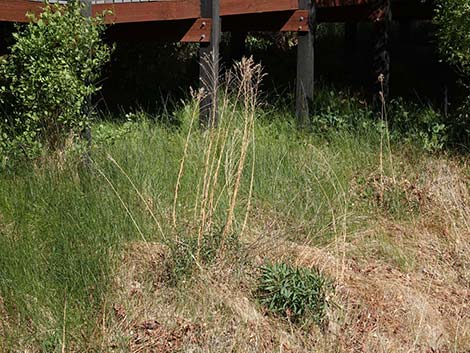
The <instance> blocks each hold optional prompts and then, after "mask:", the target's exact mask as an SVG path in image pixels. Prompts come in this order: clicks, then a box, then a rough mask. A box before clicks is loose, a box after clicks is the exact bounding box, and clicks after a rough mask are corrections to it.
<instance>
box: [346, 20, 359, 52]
mask: <svg viewBox="0 0 470 353" xmlns="http://www.w3.org/2000/svg"><path fill="white" fill-rule="evenodd" d="M356 46H357V22H346V23H345V24H344V49H345V54H346V59H348V58H349V57H350V56H351V55H353V54H354V52H355V51H356Z"/></svg>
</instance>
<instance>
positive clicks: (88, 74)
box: [0, 1, 111, 157]
mask: <svg viewBox="0 0 470 353" xmlns="http://www.w3.org/2000/svg"><path fill="white" fill-rule="evenodd" d="M46 5H47V6H46V7H45V9H44V11H43V12H42V13H41V14H40V15H39V17H36V16H35V15H34V14H29V15H28V16H29V19H30V23H29V24H28V25H26V26H25V27H19V26H18V27H17V33H15V34H14V39H15V44H13V46H12V47H11V50H10V54H9V55H8V57H7V58H6V59H3V60H1V61H0V106H1V107H2V108H1V111H0V114H2V115H3V118H2V120H1V121H0V155H3V156H5V155H11V154H13V155H18V154H23V155H26V156H28V157H34V156H37V155H38V154H39V153H40V152H41V151H42V150H43V148H44V147H47V148H49V149H52V150H54V149H57V148H60V147H61V146H63V144H64V141H65V140H66V139H67V138H68V137H69V136H71V135H72V136H79V135H80V133H81V132H82V131H83V130H84V129H85V128H86V127H87V126H89V124H90V116H89V114H88V112H87V109H86V107H87V103H88V97H90V96H91V95H93V94H94V93H96V92H97V91H99V89H100V87H99V85H98V84H97V83H96V82H97V80H98V78H99V76H100V71H101V68H102V67H103V65H104V64H105V63H106V62H108V60H109V59H110V53H111V50H110V48H109V46H107V45H106V44H104V43H103V42H102V40H101V34H102V32H103V31H104V26H103V17H102V16H98V17H97V18H92V19H88V18H85V17H84V16H83V15H82V14H81V10H82V8H81V5H80V4H79V2H78V1H73V2H70V3H69V4H68V5H65V6H60V5H49V4H46Z"/></svg>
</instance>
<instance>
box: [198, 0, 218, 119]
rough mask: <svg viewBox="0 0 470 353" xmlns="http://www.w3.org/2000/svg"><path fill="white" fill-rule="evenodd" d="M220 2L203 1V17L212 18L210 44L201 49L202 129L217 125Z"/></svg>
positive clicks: (200, 110)
mask: <svg viewBox="0 0 470 353" xmlns="http://www.w3.org/2000/svg"><path fill="white" fill-rule="evenodd" d="M219 1H220V0H201V15H202V16H203V17H208V18H212V28H211V37H210V42H208V43H201V44H200V48H199V82H200V87H201V89H202V92H203V97H202V99H201V101H200V108H199V122H200V124H201V127H203V128H210V127H214V126H216V125H217V120H218V112H217V99H218V94H217V91H218V88H219V45H220V36H221V21H220V2H219Z"/></svg>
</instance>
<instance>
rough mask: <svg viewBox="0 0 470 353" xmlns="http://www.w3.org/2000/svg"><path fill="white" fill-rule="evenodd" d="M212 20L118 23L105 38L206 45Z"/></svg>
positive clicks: (107, 32)
mask: <svg viewBox="0 0 470 353" xmlns="http://www.w3.org/2000/svg"><path fill="white" fill-rule="evenodd" d="M211 30H212V19H211V18H198V19H195V20H194V19H189V20H178V21H156V22H139V23H119V24H115V25H113V26H109V27H108V29H107V30H106V37H107V39H108V40H110V41H118V40H127V41H162V42H193V43H208V42H209V41H210V38H211Z"/></svg>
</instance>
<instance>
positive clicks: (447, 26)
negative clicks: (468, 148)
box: [434, 0, 470, 143]
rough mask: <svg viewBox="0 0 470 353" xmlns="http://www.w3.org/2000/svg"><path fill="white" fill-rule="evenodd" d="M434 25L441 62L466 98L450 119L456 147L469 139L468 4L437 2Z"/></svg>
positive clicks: (458, 0)
mask: <svg viewBox="0 0 470 353" xmlns="http://www.w3.org/2000/svg"><path fill="white" fill-rule="evenodd" d="M434 22H435V23H436V25H437V44H438V49H439V53H440V55H441V57H442V59H443V60H445V61H446V62H448V63H449V64H450V65H452V66H453V67H454V68H455V69H456V70H457V71H458V72H459V74H460V77H461V79H462V81H461V83H462V86H463V87H464V89H465V97H464V99H463V102H462V104H461V105H460V106H459V108H458V109H457V111H456V112H455V115H454V116H453V117H452V122H451V123H452V134H453V139H454V140H455V141H456V142H459V143H465V142H467V143H468V141H469V136H470V116H469V113H468V112H469V110H470V3H469V2H468V0H439V1H438V6H437V9H436V15H435V17H434Z"/></svg>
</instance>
